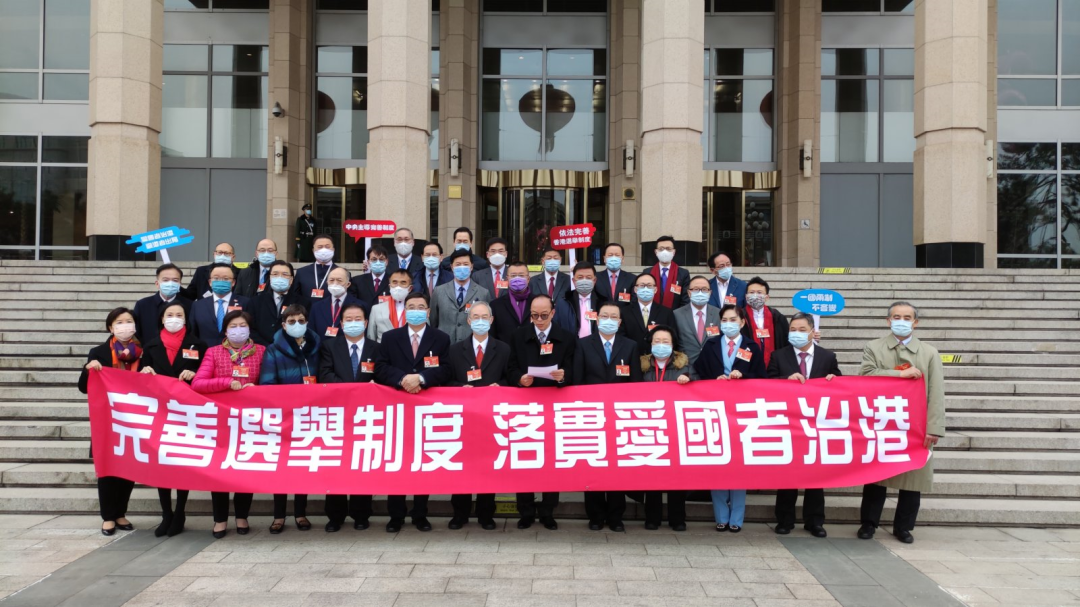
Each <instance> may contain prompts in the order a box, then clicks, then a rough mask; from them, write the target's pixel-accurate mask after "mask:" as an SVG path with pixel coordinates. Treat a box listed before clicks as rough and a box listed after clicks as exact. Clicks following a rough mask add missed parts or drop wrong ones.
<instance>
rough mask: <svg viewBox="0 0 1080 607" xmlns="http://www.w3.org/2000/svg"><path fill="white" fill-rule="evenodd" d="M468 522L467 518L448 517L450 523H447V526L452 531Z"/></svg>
mask: <svg viewBox="0 0 1080 607" xmlns="http://www.w3.org/2000/svg"><path fill="white" fill-rule="evenodd" d="M468 522H469V519H461V518H458V517H456V516H455V517H454V518H452V519H450V524H449V525H447V527H449V528H450V529H452V530H454V531H457V530H458V529H461V528H462V527H464V526H465V524H466V523H468Z"/></svg>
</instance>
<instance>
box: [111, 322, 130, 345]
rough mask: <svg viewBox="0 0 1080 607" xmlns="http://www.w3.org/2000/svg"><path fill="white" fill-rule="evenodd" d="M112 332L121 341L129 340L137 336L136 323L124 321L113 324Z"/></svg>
mask: <svg viewBox="0 0 1080 607" xmlns="http://www.w3.org/2000/svg"><path fill="white" fill-rule="evenodd" d="M112 333H113V335H115V336H116V339H119V340H120V341H128V340H129V339H131V338H132V337H135V323H133V322H122V323H119V324H115V325H113V330H112Z"/></svg>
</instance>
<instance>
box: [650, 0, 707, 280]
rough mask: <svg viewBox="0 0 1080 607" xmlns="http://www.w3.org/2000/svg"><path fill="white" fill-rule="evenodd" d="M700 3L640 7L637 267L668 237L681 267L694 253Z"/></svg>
mask: <svg viewBox="0 0 1080 607" xmlns="http://www.w3.org/2000/svg"><path fill="white" fill-rule="evenodd" d="M702 11H703V8H702V4H701V1H700V0H642V22H641V25H642V27H641V43H642V46H641V66H642V71H641V74H642V75H641V97H642V100H641V130H642V136H641V152H640V153H639V154H638V159H639V160H640V161H641V164H640V168H641V192H640V197H641V198H640V200H641V226H642V230H641V235H640V237H639V238H640V239H641V240H640V242H641V254H642V255H641V261H642V263H644V264H652V263H655V262H656V259H655V257H656V256H655V254H654V253H653V250H654V248H655V240H656V238H657V237H658V236H661V235H665V234H666V235H671V236H674V238H675V240H676V248H677V249H678V256H677V257H676V258H675V261H676V262H677V263H679V264H683V265H687V264H690V265H697V260H698V256H699V252H700V248H701V191H702V184H703V178H702V170H703V168H702V149H701V130H702V128H703V127H702V124H701V118H702V111H701V100H702V95H703V94H704V93H703V90H702V82H703V78H702V71H703V70H704V65H703V63H702V61H703V52H702V50H703V49H704V47H705V19H704V14H703V12H702Z"/></svg>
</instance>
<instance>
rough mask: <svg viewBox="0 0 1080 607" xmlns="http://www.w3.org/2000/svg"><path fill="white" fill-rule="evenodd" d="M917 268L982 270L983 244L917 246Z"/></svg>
mask: <svg viewBox="0 0 1080 607" xmlns="http://www.w3.org/2000/svg"><path fill="white" fill-rule="evenodd" d="M915 267H917V268H982V267H983V243H981V242H931V243H927V244H919V245H915Z"/></svg>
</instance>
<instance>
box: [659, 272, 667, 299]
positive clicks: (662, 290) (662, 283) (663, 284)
mask: <svg viewBox="0 0 1080 607" xmlns="http://www.w3.org/2000/svg"><path fill="white" fill-rule="evenodd" d="M667 271H668V269H667V268H660V293H667Z"/></svg>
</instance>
